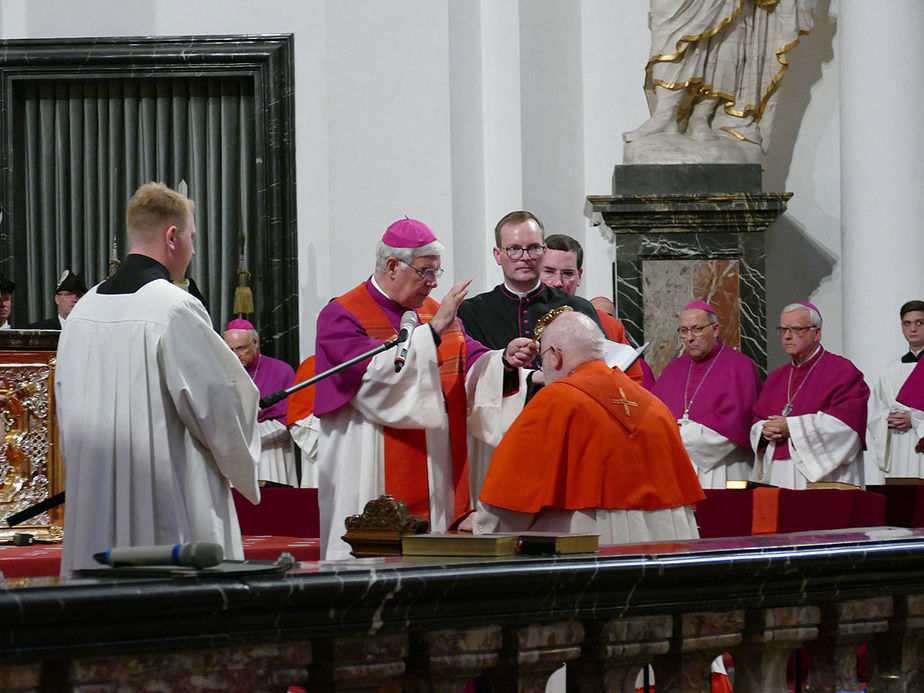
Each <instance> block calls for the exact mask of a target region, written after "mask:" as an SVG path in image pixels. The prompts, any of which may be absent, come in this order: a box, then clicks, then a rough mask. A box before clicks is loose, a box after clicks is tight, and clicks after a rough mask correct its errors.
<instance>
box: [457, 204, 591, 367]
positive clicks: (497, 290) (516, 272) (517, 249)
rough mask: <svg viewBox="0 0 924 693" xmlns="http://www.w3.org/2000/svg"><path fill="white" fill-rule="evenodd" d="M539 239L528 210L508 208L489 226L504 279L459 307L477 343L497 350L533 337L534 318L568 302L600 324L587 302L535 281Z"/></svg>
mask: <svg viewBox="0 0 924 693" xmlns="http://www.w3.org/2000/svg"><path fill="white" fill-rule="evenodd" d="M544 239H545V232H544V229H543V227H542V222H541V221H539V219H537V218H536V216H535V215H533V214H532V213H530V212H527V211H518V212H510V213H509V214H507V215H506V216H504V217H503V218H502V219H501V220H500V221H499V222H497V226H495V227H494V242H495V246H496V247H495V248H494V261H495V262H497V264H498V265H500V268H501V271H502V272H503V274H504V282H503V283H502V284H499V285H498V286H496V287H494V289H493V290H492V291H488V292H487V293H483V294H479V295H477V296H475V297H473V298H469V299H466V300H465V301H463V302H462V305H461V306H459V318H460V319H461V320H462V324H463V325H464V326H465V331H466V332H467V333H468V334H469V335H471V336H472V337H474V338H475V339H477V340H478V341H479V342H481V343H482V344H484V345H486V346H488V347H490V348H492V349H502V348H504V347H505V346H506V345H507V344H509V343H510V340H512V339H514V338H516V337H528V338H530V339H532V338H533V337H534V336H535V333H534V329H535V327H536V321H537V320H538V319H539V318H541V317H542V316H543V315H545V314H546V313H548V312H549V311H550V310H552V309H553V308H558V307H559V306H571V308H572V309H573V310H576V311H579V312H581V313H584V314H585V315H587V316H588V317H590V318H591V319H592V320H593V321H594V322H595V323H596V324H597V325H599V324H600V321H599V319H598V318H597V312H596V311H595V310H594V307H593V306H592V305H591V304H590V302H589V301H587V300H585V299H583V298H580V297H578V296H572V295H570V294H569V293H568V292H566V291H564V290H562V289H557V288H555V287H551V286H546V285H545V284H543V283H542V282H541V281H540V280H539V275H540V272H541V271H542V265H543V257H544V255H545V243H544ZM601 330H602V327H601Z"/></svg>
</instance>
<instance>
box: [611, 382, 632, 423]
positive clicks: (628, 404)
mask: <svg viewBox="0 0 924 693" xmlns="http://www.w3.org/2000/svg"><path fill="white" fill-rule="evenodd" d="M619 396H620V397H621V398H622V399H614V400H612V402H613V404H621V405H622V406H624V407H625V408H626V416H628V417H630V418H631V416H632V415H631V414H630V413H629V407H637V406H638V402H630V401H629V399H628V397H626V392H625V390H623V389H622V388H619Z"/></svg>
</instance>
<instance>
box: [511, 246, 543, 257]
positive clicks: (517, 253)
mask: <svg viewBox="0 0 924 693" xmlns="http://www.w3.org/2000/svg"><path fill="white" fill-rule="evenodd" d="M501 250H503V251H504V252H505V253H507V257H509V258H510V259H511V260H521V259H522V258H523V253H526V254H527V255H528V256H529V259H530V260H538V259H539V258H541V257H542V256H543V254H544V253H545V246H544V245H538V244H534V245H528V246H526V247H525V248H522V247H520V246H518V245H511V246H508V247H506V248H501Z"/></svg>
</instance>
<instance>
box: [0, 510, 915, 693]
mask: <svg viewBox="0 0 924 693" xmlns="http://www.w3.org/2000/svg"><path fill="white" fill-rule="evenodd" d="M0 623H2V624H3V626H2V628H0V691H14V690H15V691H30V690H35V691H38V690H71V691H94V692H96V691H123V690H124V691H128V690H134V691H137V690H171V691H183V690H241V691H243V690H246V691H284V690H286V687H287V686H291V685H299V686H302V687H304V688H305V689H306V690H312V691H313V690H316V691H361V690H395V691H397V690H405V691H447V692H448V691H455V692H458V691H461V690H462V688H463V687H464V684H465V682H466V681H467V680H468V679H470V678H471V677H472V676H475V675H478V674H481V673H484V674H486V675H487V676H488V677H489V679H490V680H491V681H492V682H493V685H494V690H496V691H541V690H544V685H545V682H546V680H547V678H548V676H549V675H550V674H551V672H553V671H554V670H555V669H557V668H558V667H560V665H561V664H562V663H568V664H569V666H570V667H571V668H572V670H573V672H574V673H575V675H576V677H577V679H578V681H579V682H580V686H581V688H580V690H582V691H604V690H606V691H621V692H628V691H631V690H633V689H634V681H635V676H636V674H637V672H638V671H639V669H640V668H641V667H642V665H643V664H644V663H647V662H650V663H651V664H652V665H653V667H654V671H655V675H656V678H657V683H658V690H659V691H671V692H672V693H685V692H692V691H708V690H709V663H710V661H711V660H712V659H713V658H714V657H716V656H717V655H719V654H721V653H723V652H730V653H731V654H732V656H733V658H734V662H735V691H736V693H739V692H741V691H744V692H757V691H760V692H762V693H766V692H768V691H780V692H782V691H783V690H785V662H786V659H787V657H788V656H789V654H790V652H791V651H792V650H793V649H794V648H797V647H800V646H803V645H804V646H805V647H806V648H807V649H808V651H809V653H810V655H811V656H812V666H811V670H810V673H809V681H808V683H809V684H810V685H811V686H812V688H811V690H812V691H813V693H814V692H815V691H832V692H833V691H838V690H859V687H858V685H857V680H856V679H857V673H856V650H857V647H859V645H861V644H862V643H867V644H868V652H869V656H868V663H869V673H870V683H869V685H868V686H867V689H866V690H867V691H870V692H871V693H876V691H884V690H903V691H904V690H907V691H920V690H922V686H924V683H922V677H921V671H920V670H921V664H920V662H921V660H922V632H924V530H908V529H897V528H889V529H887V528H875V529H869V530H856V529H854V530H838V531H832V532H820V533H812V534H809V533H806V534H792V535H771V536H764V537H748V538H742V539H722V540H700V541H695V542H684V543H673V544H651V545H632V546H622V547H603V548H602V549H601V551H600V553H599V554H596V555H587V554H583V555H572V556H563V557H552V556H549V557H522V558H520V557H516V558H514V557H511V558H495V559H448V558H437V559H431V558H414V559H412V558H405V559H401V558H393V559H363V560H357V561H348V562H342V563H303V564H299V565H298V566H297V567H296V568H295V569H294V570H292V571H290V572H289V573H287V574H285V575H271V576H265V577H250V578H247V579H241V578H208V579H206V578H185V579H172V580H171V579H137V578H136V579H131V580H105V579H80V580H70V581H60V582H59V581H57V580H54V579H35V580H22V581H11V580H7V581H5V582H0ZM896 676H897V677H899V678H894V677H896ZM889 677H893V678H889ZM899 681H900V683H896V682H899ZM896 685H898V686H900V687H899V688H896V687H895V686H896ZM158 686H159V687H158ZM887 686H891V687H887ZM383 687H384V688H383Z"/></svg>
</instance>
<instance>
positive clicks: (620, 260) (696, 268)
mask: <svg viewBox="0 0 924 693" xmlns="http://www.w3.org/2000/svg"><path fill="white" fill-rule="evenodd" d="M790 197H792V194H791V193H765V192H762V191H761V187H760V166H758V165H755V164H690V165H649V164H645V165H621V166H616V169H615V172H614V174H613V194H612V195H589V196H588V197H587V205H586V208H585V214H586V215H587V217H588V218H589V219H590V220H591V222H592V223H593V224H594V225H596V226H602V227H604V228H603V233H604V235H605V236H607V237H609V239H610V240H611V241H612V242H613V243H614V245H615V248H616V263H615V270H616V271H615V276H616V294H617V295H616V297H615V303H616V305H617V307H618V312H619V319H620V320H622V321H623V323H624V324H625V326H626V332H627V334H628V335H629V336H630V337H631V338H632V339H633V340H634V341H636V342H637V343H639V344H642V343H644V342H646V341H647V342H650V343H651V344H650V346H649V347H648V350H647V351H646V353H645V359H646V360H647V361H648V363H649V365H651V367H652V370H653V371H654V373H655V375H656V376H657V375H659V374H660V373H661V370H662V369H663V368H664V366H665V365H666V364H667V363H669V362H670V361H671V360H672V359H674V358H676V357H677V356H679V355H680V353H681V352H682V350H683V347H682V345H681V344H680V340H679V339H678V338H677V333H676V330H677V319H678V316H679V314H680V310H681V309H682V308H683V306H684V305H686V304H687V303H689V302H690V301H692V300H696V299H699V300H703V301H706V302H707V303H709V304H710V305H712V306H713V307H714V308H715V309H716V311H717V313H718V315H719V322H720V323H721V325H722V330H721V336H722V339H723V341H725V343H726V344H728V345H729V346H731V347H734V348H737V349H740V350H741V351H742V352H744V353H745V354H747V355H748V356H750V357H751V358H752V359H753V360H754V362H755V363H756V364H757V366H758V368H759V369H760V370H761V372H762V373H763V374H766V370H767V317H766V286H765V278H764V261H765V249H764V233H765V232H766V230H767V228H768V227H769V226H770V224H772V223H773V222H774V221H775V220H776V219H777V217H779V216H780V214H782V213H783V212H784V211H785V209H786V202H787V200H789V198H790Z"/></svg>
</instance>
